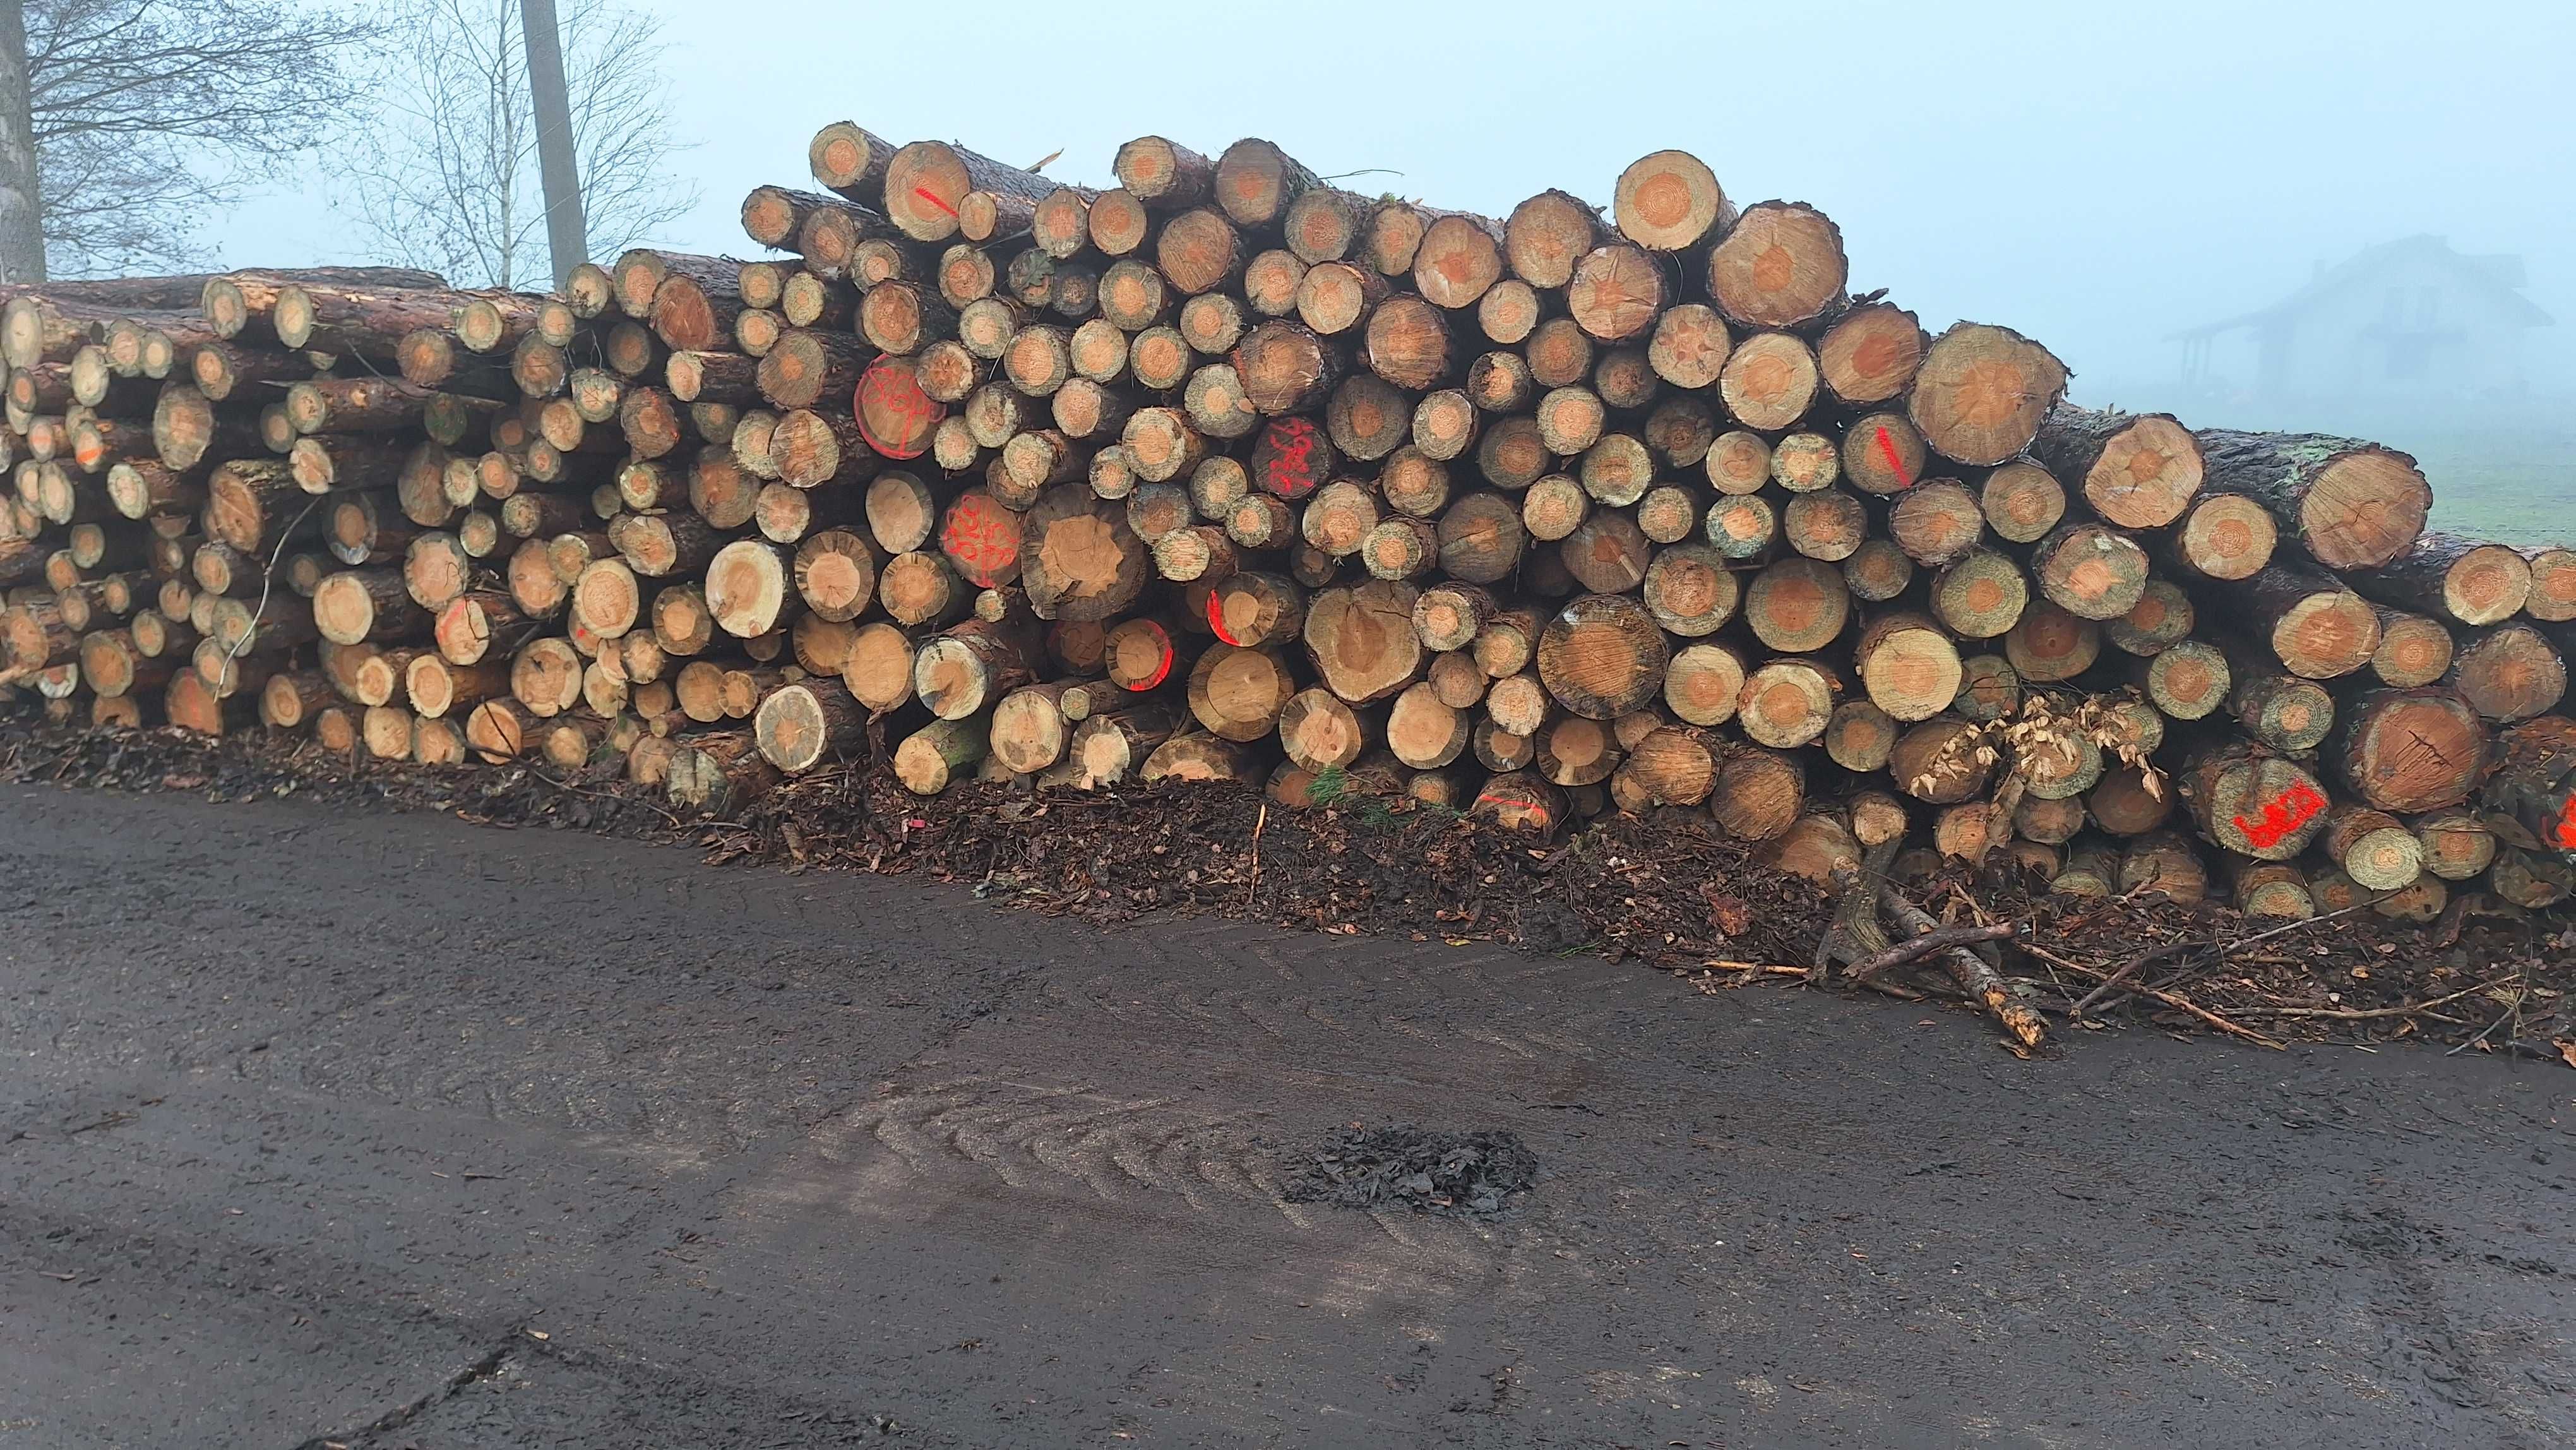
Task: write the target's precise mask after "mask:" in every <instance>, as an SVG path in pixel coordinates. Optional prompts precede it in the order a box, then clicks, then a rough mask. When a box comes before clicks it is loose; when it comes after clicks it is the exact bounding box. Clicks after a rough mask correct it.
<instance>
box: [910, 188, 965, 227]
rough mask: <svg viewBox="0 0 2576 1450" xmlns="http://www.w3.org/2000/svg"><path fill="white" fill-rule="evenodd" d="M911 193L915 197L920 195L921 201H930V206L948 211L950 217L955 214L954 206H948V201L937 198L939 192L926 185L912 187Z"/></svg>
mask: <svg viewBox="0 0 2576 1450" xmlns="http://www.w3.org/2000/svg"><path fill="white" fill-rule="evenodd" d="M912 194H913V195H915V196H917V197H920V198H921V199H922V200H923V201H926V202H928V203H930V204H931V205H932V206H935V207H937V208H939V209H940V210H941V211H944V212H946V213H948V214H949V215H950V216H952V217H954V216H956V215H957V208H955V207H953V206H950V205H949V204H948V203H946V202H944V201H941V200H940V199H939V194H938V193H937V192H935V191H932V190H931V189H930V188H929V187H926V186H916V187H914V188H913V189H912ZM960 219H961V220H962V218H960Z"/></svg>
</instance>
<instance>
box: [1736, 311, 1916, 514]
mask: <svg viewBox="0 0 2576 1450" xmlns="http://www.w3.org/2000/svg"><path fill="white" fill-rule="evenodd" d="M1817 388H1818V378H1817V373H1816V355H1815V353H1814V352H1813V351H1811V350H1810V349H1809V348H1808V346H1807V344H1806V343H1805V342H1803V341H1801V340H1800V339H1798V338H1796V337H1794V336H1791V335H1790V334H1788V333H1785V332H1757V333H1755V334H1753V335H1752V336H1750V337H1748V338H1746V339H1744V341H1743V342H1741V343H1739V344H1737V346H1736V347H1735V350H1734V351H1733V352H1731V353H1729V354H1728V355H1727V359H1726V366H1725V367H1724V368H1723V369H1721V370H1720V371H1719V373H1718V379H1717V390H1718V396H1719V397H1720V398H1721V399H1723V400H1724V401H1725V403H1726V410H1727V412H1728V413H1729V414H1730V415H1732V416H1733V417H1734V418H1735V420H1736V421H1737V422H1739V423H1742V424H1743V425H1744V426H1745V427H1747V428H1752V429H1757V430H1760V431H1762V432H1766V433H1769V432H1777V431H1779V430H1781V429H1785V428H1788V427H1791V426H1793V425H1794V424H1796V423H1797V421H1798V420H1799V419H1801V418H1803V417H1805V416H1806V415H1807V409H1808V408H1809V407H1810V406H1812V405H1813V404H1814V403H1815V400H1816V393H1817ZM1915 423H1916V426H1917V427H1918V428H1919V427H1920V426H1921V424H1922V420H1921V419H1920V418H1917V419H1916V420H1915ZM1711 478H1712V480H1714V478H1715V475H1714V474H1712V475H1711ZM1723 486H1724V485H1723V484H1721V485H1720V487H1721V488H1722V487H1723Z"/></svg>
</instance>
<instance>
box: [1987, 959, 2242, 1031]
mask: <svg viewBox="0 0 2576 1450" xmlns="http://www.w3.org/2000/svg"><path fill="white" fill-rule="evenodd" d="M2022 950H2023V951H2026V952H2029V953H2030V954H2031V955H2033V956H2037V957H2044V958H2046V959H2047V960H2049V961H2051V962H2054V963H2056V964H2057V965H2059V966H2061V967H2064V968H2066V969H2067V970H2068V971H2070V972H2082V973H2083V974H2084V975H2086V976H2088V977H2091V978H2093V979H2094V980H2096V981H2108V980H2109V979H2110V973H2108V972H2104V971H2101V970H2099V969H2098V968H2094V967H2088V966H2085V965H2084V964H2083V963H2081V962H2070V961H2068V960H2067V959H2066V958H2064V957H2061V956H2059V955H2058V954H2057V953H2055V952H2052V951H2050V950H2049V949H2048V948H2046V947H2043V946H2038V945H2035V944H2032V943H2029V942H2024V943H2023V944H2022ZM2122 990H2124V991H2128V992H2134V993H2136V994H2137V995H2139V996H2141V997H2145V998H2148V999H2150V1000H2153V1001H2157V1002H2161V1003H2163V1004H2164V1005H2166V1006H2168V1007H2171V1008H2172V1009H2174V1010H2175V1011H2177V1012H2181V1013H2184V1014H2186V1015H2188V1016H2191V1017H2196V1018H2198V1019H2200V1020H2201V1021H2203V1022H2206V1023H2208V1024H2209V1025H2210V1026H2212V1027H2215V1028H2217V1029H2218V1030H2219V1031H2221V1032H2224V1033H2227V1034H2228V1035H2230V1036H2232V1037H2242V1038H2244V1039H2245V1040H2246V1041H2248V1042H2252V1043H2255V1044H2256V1045H2258V1046H2262V1047H2269V1048H2272V1049H2274V1050H2275V1051H2281V1050H2285V1049H2284V1045H2283V1044H2282V1043H2280V1042H2277V1041H2275V1040H2273V1039H2272V1038H2269V1037H2266V1036H2264V1035H2263V1034H2262V1033H2260V1032H2257V1031H2255V1030H2254V1029H2253V1028H2251V1027H2247V1026H2244V1025H2242V1024H2241V1023H2236V1022H2230V1021H2228V1020H2227V1019H2226V1018H2224V1017H2221V1016H2219V1015H2218V1014H2217V1013H2215V1012H2212V1011H2210V1010H2209V1009H2208V1008H2206V1007H2203V1006H2201V1005H2200V1004H2199V1003H2197V1002H2194V1001H2192V1000H2191V999H2190V998H2188V997H2182V996H2177V995H2176V994H2174V993H2172V992H2167V991H2163V990H2161V989H2159V988H2155V987H2148V986H2143V985H2139V984H2135V983H2132V984H2130V985H2129V986H2127V987H2125V988H2123V989H2122Z"/></svg>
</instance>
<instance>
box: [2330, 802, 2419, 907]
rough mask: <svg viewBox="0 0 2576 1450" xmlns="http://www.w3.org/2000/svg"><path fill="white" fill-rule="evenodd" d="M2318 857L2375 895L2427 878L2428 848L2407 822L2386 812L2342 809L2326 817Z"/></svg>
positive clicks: (2360, 808)
mask: <svg viewBox="0 0 2576 1450" xmlns="http://www.w3.org/2000/svg"><path fill="white" fill-rule="evenodd" d="M2316 844H2317V853H2318V854H2319V855H2321V856H2323V857H2325V859H2327V860H2329V861H2332V862H2334V863H2335V864H2336V865H2338V866H2340V867H2342V868H2343V873H2344V874H2345V875H2346V876H2349V877H2351V878H2352V879H2353V881H2354V882H2355V883H2356V884H2358V885H2361V886H2364V887H2367V888H2369V889H2370V890H2372V891H2395V890H2398V889H2399V888H2401V887H2405V886H2411V885H2413V884H2414V882H2415V878H2416V877H2418V876H2421V875H2422V874H2424V844H2423V842H2421V841H2418V840H2417V839H2415V833H2414V832H2413V831H2411V830H2408V829H2407V828H2406V825H2405V823H2404V822H2402V821H2400V820H2398V819H2397V818H2396V817H2395V816H2392V815H2389V814H2388V813H2386V812H2385V811H2374V810H2371V809H2369V808H2367V807H2363V806H2341V807H2337V808H2336V809H2334V810H2332V811H2330V812H2328V813H2327V815H2326V828H2325V831H2324V833H2323V834H2322V835H2320V836H2318V837H2317V843H2316Z"/></svg>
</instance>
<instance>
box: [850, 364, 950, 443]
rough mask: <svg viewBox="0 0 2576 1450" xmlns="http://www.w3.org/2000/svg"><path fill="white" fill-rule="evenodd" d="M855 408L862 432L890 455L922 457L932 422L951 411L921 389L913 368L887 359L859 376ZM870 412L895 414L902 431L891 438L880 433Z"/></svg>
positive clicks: (893, 420) (869, 441)
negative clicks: (871, 420) (869, 416)
mask: <svg viewBox="0 0 2576 1450" xmlns="http://www.w3.org/2000/svg"><path fill="white" fill-rule="evenodd" d="M854 411H856V412H857V413H858V415H859V436H860V437H862V438H865V439H866V440H867V441H868V446H869V447H871V448H873V449H875V450H876V451H877V452H879V453H882V454H884V455H885V456H886V457H888V458H919V457H920V456H921V455H922V454H923V453H925V452H927V451H928V450H929V448H930V430H931V425H934V424H936V423H937V422H938V421H939V420H940V419H941V418H942V417H944V416H946V414H947V409H945V408H943V407H941V406H940V405H939V404H937V403H934V402H932V401H931V400H930V395H929V394H928V393H925V392H923V391H922V390H921V380H920V379H919V378H918V377H916V376H915V375H914V374H913V371H912V369H911V368H909V367H905V366H903V365H901V364H892V363H888V362H885V361H878V362H874V363H871V364H869V365H868V371H867V373H866V375H865V376H863V377H861V378H860V379H859V392H858V401H857V407H856V408H855V410H854ZM870 412H882V413H889V414H892V415H893V417H892V420H891V421H892V422H894V423H895V424H896V425H898V426H899V429H900V431H899V432H898V433H897V434H896V436H894V437H891V438H887V437H881V436H879V435H878V433H877V430H876V429H875V428H874V427H872V426H870V424H869V421H868V414H869V413H870Z"/></svg>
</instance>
